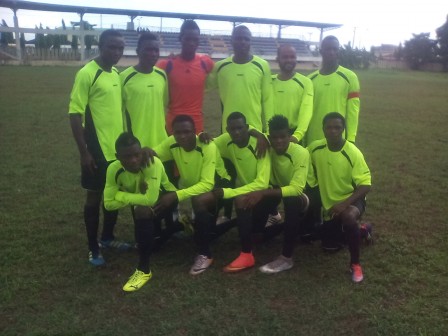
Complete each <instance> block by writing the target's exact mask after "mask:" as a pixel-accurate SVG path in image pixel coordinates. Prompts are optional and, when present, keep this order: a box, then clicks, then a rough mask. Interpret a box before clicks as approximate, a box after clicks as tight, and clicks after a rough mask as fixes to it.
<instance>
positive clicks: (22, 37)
mask: <svg viewBox="0 0 448 336" xmlns="http://www.w3.org/2000/svg"><path fill="white" fill-rule="evenodd" d="M25 43H26V41H25V34H24V33H20V48H22V50H23V49H25Z"/></svg>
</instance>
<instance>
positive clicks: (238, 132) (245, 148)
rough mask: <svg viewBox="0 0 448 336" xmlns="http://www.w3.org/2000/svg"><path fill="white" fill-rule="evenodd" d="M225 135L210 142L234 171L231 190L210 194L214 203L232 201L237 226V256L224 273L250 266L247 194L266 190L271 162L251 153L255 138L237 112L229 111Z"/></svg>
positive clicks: (253, 262)
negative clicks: (238, 242) (238, 245)
mask: <svg viewBox="0 0 448 336" xmlns="http://www.w3.org/2000/svg"><path fill="white" fill-rule="evenodd" d="M227 132H228V133H224V134H222V135H220V136H219V137H217V138H216V139H215V140H214V141H215V143H216V146H217V147H218V150H219V152H220V154H221V156H222V158H226V159H228V160H230V162H231V163H232V164H233V165H234V166H235V170H236V177H237V178H236V181H237V184H236V187H235V188H217V189H215V190H213V194H214V196H215V197H216V199H217V200H220V199H222V198H224V199H233V200H234V204H235V212H236V216H237V217H236V223H237V225H238V230H239V235H240V240H241V253H240V255H239V256H238V257H237V258H236V259H235V260H234V261H233V262H231V263H230V264H229V265H227V266H226V267H225V268H224V272H229V273H233V272H239V271H242V270H244V269H247V268H250V267H253V266H254V265H255V259H254V256H253V254H252V227H253V218H252V214H253V213H255V212H256V211H257V210H254V209H253V207H252V206H250V204H248V200H247V194H248V193H250V192H252V191H256V190H264V189H267V188H268V185H269V176H270V172H271V160H270V157H269V155H265V156H264V157H262V158H260V157H258V156H257V154H256V152H255V147H256V144H257V139H256V138H255V137H252V136H250V134H249V125H248V124H247V122H246V118H245V117H244V115H243V114H242V113H240V112H233V113H231V114H230V115H229V117H228V118H227Z"/></svg>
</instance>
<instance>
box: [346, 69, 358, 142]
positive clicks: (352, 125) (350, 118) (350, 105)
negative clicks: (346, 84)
mask: <svg viewBox="0 0 448 336" xmlns="http://www.w3.org/2000/svg"><path fill="white" fill-rule="evenodd" d="M359 97H360V86H359V80H358V77H357V76H356V74H355V73H354V72H352V76H351V77H350V88H349V93H348V97H347V111H346V120H345V123H346V137H347V140H348V141H350V142H355V140H356V134H357V132H358V120H359V109H360V105H361V102H360V98H359Z"/></svg>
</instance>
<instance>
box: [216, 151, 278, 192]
mask: <svg viewBox="0 0 448 336" xmlns="http://www.w3.org/2000/svg"><path fill="white" fill-rule="evenodd" d="M270 176H271V158H270V156H269V155H265V156H264V158H262V159H259V160H258V161H257V176H256V178H255V179H254V180H253V181H252V182H251V183H248V184H246V185H244V186H241V187H239V188H224V189H223V191H224V198H225V199H227V198H233V197H237V196H240V195H244V194H247V193H250V192H251V191H256V190H263V189H267V188H268V187H269V178H270Z"/></svg>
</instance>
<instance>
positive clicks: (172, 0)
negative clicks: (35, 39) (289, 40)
mask: <svg viewBox="0 0 448 336" xmlns="http://www.w3.org/2000/svg"><path fill="white" fill-rule="evenodd" d="M33 2H42V3H53V4H65V5H78V6H89V7H103V8H104V7H107V8H121V9H123V8H126V9H140V10H148V11H162V12H180V13H198V14H214V15H236V16H243V17H246V16H247V17H262V18H269V19H285V20H297V21H311V22H324V23H334V24H342V25H343V27H342V28H338V29H333V30H330V31H326V32H324V36H326V35H335V36H336V37H338V38H339V40H340V42H341V44H347V43H351V44H352V45H353V46H355V47H358V48H366V49H370V47H371V46H379V45H381V44H394V45H398V44H399V43H404V42H405V41H407V40H409V39H411V38H412V37H413V35H412V34H419V33H430V38H436V33H435V30H436V29H437V28H438V27H440V26H441V25H442V24H443V23H445V21H446V19H447V15H448V1H442V0H426V1H424V3H420V2H415V1H391V0H387V1H386V0H376V1H363V0H357V1H353V0H340V1H334V0H308V1H303V0H295V1H289V0H287V1H285V0H283V1H272V0H271V1H265V0H257V1H252V0H246V1H244V0H225V1H219V2H218V1H205V0H204V1H198V0H190V1H186V0H159V1H153V0H126V1H121V0H90V1H89V0H77V1H60V0H41V1H33ZM0 19H4V20H5V21H6V23H7V24H8V25H9V26H13V13H12V11H11V10H10V9H9V8H3V7H1V8H0ZM18 19H19V25H20V26H21V27H26V28H33V27H34V26H35V25H38V26H39V24H40V23H42V25H43V26H44V27H45V26H48V27H50V28H55V27H60V26H61V20H62V19H64V21H65V23H66V24H67V26H69V25H70V21H79V16H78V15H77V14H72V13H54V12H39V11H25V10H19V11H18ZM84 20H86V21H89V23H92V24H97V27H102V28H111V27H114V28H123V29H124V28H126V23H127V21H129V17H127V16H115V15H96V14H86V15H85V16H84ZM181 23H182V21H181V20H180V19H163V20H162V25H163V29H164V30H168V31H169V30H175V29H178V28H179V27H180V25H181ZM198 24H199V26H200V28H201V30H202V31H204V32H208V31H209V30H215V31H224V32H226V33H229V32H230V31H231V29H232V24H231V23H227V22H211V21H198ZM134 25H135V27H138V26H140V27H147V28H149V29H150V30H156V29H157V30H158V29H159V27H160V25H161V20H160V18H145V17H138V18H136V19H135V20H134ZM248 26H249V28H250V29H251V30H252V32H253V33H254V35H255V34H263V35H264V36H269V35H271V36H276V35H277V28H276V26H269V25H248ZM319 34H320V31H319V30H318V29H316V28H297V27H289V28H286V29H284V30H283V31H282V35H283V36H284V37H296V38H301V39H303V40H306V41H318V40H319Z"/></svg>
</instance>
